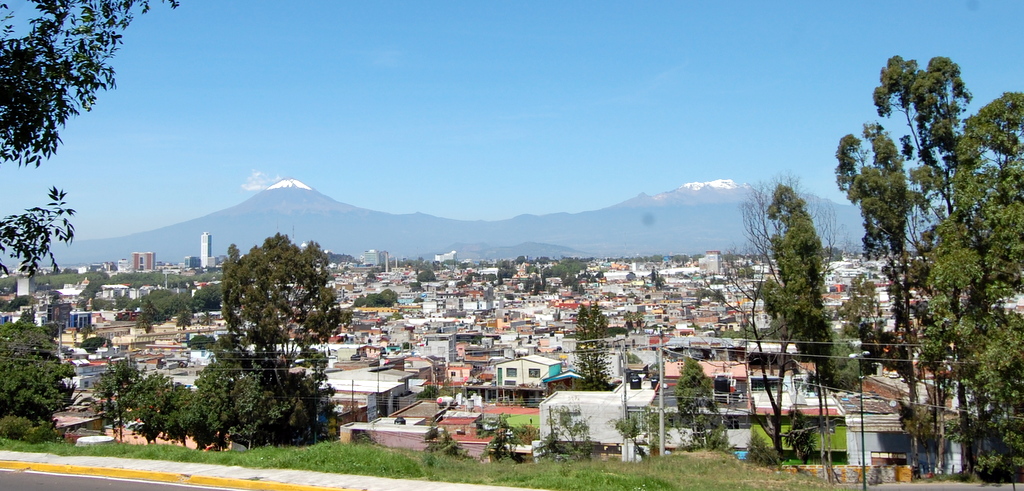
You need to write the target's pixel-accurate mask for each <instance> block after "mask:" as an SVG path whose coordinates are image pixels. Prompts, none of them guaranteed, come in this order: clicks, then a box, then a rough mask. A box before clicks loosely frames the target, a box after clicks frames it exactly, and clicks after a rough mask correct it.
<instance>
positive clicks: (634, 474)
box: [0, 440, 827, 491]
mask: <svg viewBox="0 0 1024 491" xmlns="http://www.w3.org/2000/svg"><path fill="white" fill-rule="evenodd" d="M0 449H2V450H11V451H18V452H44V453H51V454H56V455H65V456H72V455H90V456H107V457H126V458H135V459H152V460H168V461H178V462H198V463H206V464H218V465H237V466H241V467H252V468H274V469H296V470H311V471H317V472H332V473H341V474H358V475H367V476H379V477H392V478H400V479H425V480H430V481H439V482H462V483H471V484H489V485H498V486H518V487H526V488H539V489H550V490H558V491H562V490H564V491H576V490H579V491H589V490H593V489H601V490H623V491H626V490H629V491H633V490H644V491H647V490H650V491H660V490H712V491H713V490H759V489H780V490H781V489H786V490H790V489H792V490H812V489H827V486H826V485H824V484H823V483H821V482H819V481H816V480H813V479H811V478H806V477H801V476H792V475H789V474H785V473H777V472H775V471H773V470H767V469H763V468H759V467H755V466H753V465H749V464H745V463H743V462H740V461H737V460H736V459H735V458H733V457H732V456H731V455H728V454H721V453H677V454H674V455H671V456H667V457H665V458H653V459H651V460H648V461H645V462H638V463H624V462H621V461H607V462H601V461H590V462H573V463H556V462H539V463H525V464H513V463H511V462H508V463H506V462H501V463H480V462H477V461H475V460H460V459H451V458H446V457H440V456H437V455H433V454H428V453H424V452H412V451H406V450H395V449H388V448H384V447H380V446H376V445H368V444H342V443H321V444H318V445H314V446H312V447H302V448H274V447H264V448H257V449H253V450H249V451H247V452H201V451H197V450H189V449H186V448H183V447H178V446H172V445H120V444H114V445H97V446H90V447H75V446H72V445H69V444H64V443H48V444H39V445H31V444H27V443H22V442H12V441H9V440H0Z"/></svg>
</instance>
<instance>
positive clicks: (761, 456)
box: [747, 433, 782, 467]
mask: <svg viewBox="0 0 1024 491" xmlns="http://www.w3.org/2000/svg"><path fill="white" fill-rule="evenodd" d="M747 460H748V461H750V462H752V463H754V464H757V465H760V466H763V467H778V466H780V465H781V464H782V456H780V455H779V453H778V452H776V451H775V448H774V447H772V446H771V445H770V444H769V443H768V441H767V440H765V439H764V438H763V437H761V435H759V434H757V433H752V434H751V435H750V443H749V444H748V445H747Z"/></svg>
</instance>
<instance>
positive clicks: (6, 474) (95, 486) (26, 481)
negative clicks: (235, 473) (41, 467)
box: [0, 470, 223, 491]
mask: <svg viewBox="0 0 1024 491" xmlns="http://www.w3.org/2000/svg"><path fill="white" fill-rule="evenodd" d="M189 489H196V490H198V489H223V488H211V487H209V486H190V485H187V484H185V485H182V484H175V483H163V482H152V481H139V480H126V479H110V478H107V477H93V476H68V475H63V474H46V473H38V472H32V471H27V472H25V471H10V470H7V471H0V491H15V490H17V491H68V490H74V491H187V490H189Z"/></svg>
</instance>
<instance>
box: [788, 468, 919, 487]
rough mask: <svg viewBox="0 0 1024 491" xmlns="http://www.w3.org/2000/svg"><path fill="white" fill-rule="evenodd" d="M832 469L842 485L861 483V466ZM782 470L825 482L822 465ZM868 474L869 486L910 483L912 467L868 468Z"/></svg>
mask: <svg viewBox="0 0 1024 491" xmlns="http://www.w3.org/2000/svg"><path fill="white" fill-rule="evenodd" d="M832 469H833V470H835V475H836V477H837V478H838V479H839V483H840V484H854V483H859V482H861V467H860V466H859V465H857V466H854V465H835V466H832ZM782 470H783V471H784V472H789V473H791V474H804V475H808V476H815V477H817V478H819V479H821V480H825V468H824V467H823V466H820V465H787V466H783V467H782ZM867 474H868V484H881V483H892V482H910V480H911V467H910V466H909V465H880V466H868V467H867Z"/></svg>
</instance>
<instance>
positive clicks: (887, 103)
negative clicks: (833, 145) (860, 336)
mask: <svg viewBox="0 0 1024 491" xmlns="http://www.w3.org/2000/svg"><path fill="white" fill-rule="evenodd" d="M970 101H971V94H970V92H969V91H968V90H967V88H966V86H965V84H964V82H963V80H962V78H961V76H960V68H959V66H957V65H956V64H955V63H953V62H952V61H951V60H950V59H948V58H944V57H936V58H932V59H931V60H930V61H929V62H928V65H927V67H925V68H923V69H922V68H920V67H919V65H918V63H917V62H916V61H914V60H905V59H903V58H901V57H899V56H894V57H892V58H890V59H889V61H888V63H887V64H886V66H885V67H884V68H883V69H882V71H881V75H880V78H879V86H878V87H877V88H876V89H875V91H874V105H875V107H876V109H877V111H878V115H879V116H880V117H882V118H887V119H893V120H896V121H897V122H898V123H902V124H903V125H904V127H905V132H904V133H903V134H902V136H900V137H899V138H898V141H899V144H898V145H897V143H896V140H894V139H893V138H892V137H891V136H890V134H889V133H888V132H887V131H885V130H884V129H883V128H882V125H881V124H880V123H869V124H867V125H865V128H864V131H863V137H864V140H863V141H862V140H860V139H858V138H856V137H854V136H853V135H847V136H845V137H843V139H842V140H841V141H840V144H839V150H838V151H837V152H836V157H837V159H838V161H839V165H838V167H837V169H836V173H837V182H838V184H839V187H840V189H843V190H844V191H846V192H847V196H848V197H849V198H850V199H851V201H853V202H854V203H856V204H857V205H859V206H860V207H861V214H862V216H863V218H864V225H865V232H866V233H865V236H864V246H865V252H866V253H867V254H868V255H869V256H871V257H874V258H877V259H881V260H882V261H883V264H884V265H885V266H884V268H883V272H884V273H885V275H886V276H887V280H889V293H890V297H891V298H892V300H893V301H892V315H893V318H894V320H895V323H896V330H895V331H894V334H893V336H891V339H889V340H888V342H883V343H881V344H880V345H874V346H871V345H869V346H868V348H869V349H870V350H871V351H872V353H873V354H874V355H875V356H879V357H882V358H888V361H887V364H889V366H890V367H891V368H894V369H896V370H897V371H898V372H899V373H900V374H901V375H902V376H903V377H904V378H905V379H906V380H907V381H908V387H909V388H910V394H909V396H910V397H909V400H910V403H911V405H914V404H918V403H920V402H921V400H920V398H919V396H918V395H917V382H916V380H917V378H918V374H917V373H915V370H914V364H913V363H912V362H911V360H912V359H913V358H914V355H915V354H917V355H919V358H920V362H921V363H919V364H918V365H917V366H918V367H923V368H926V369H928V370H929V371H931V372H932V373H933V374H936V375H937V374H939V373H942V372H944V371H945V370H943V367H945V366H946V357H947V356H948V357H952V358H957V359H970V358H972V356H973V355H972V354H971V353H970V352H971V350H973V348H974V346H975V343H973V342H970V341H969V339H971V336H970V334H971V332H970V331H971V329H969V328H968V329H966V330H965V329H964V327H965V317H964V316H965V315H966V314H967V311H966V310H965V309H964V308H963V305H962V302H961V300H962V298H963V293H964V290H963V289H964V288H965V285H964V284H963V283H962V282H956V281H949V276H948V274H946V273H944V272H942V271H938V270H936V268H938V267H940V261H939V260H938V257H939V256H942V255H947V254H948V251H950V247H951V246H953V245H954V244H955V243H956V242H957V241H958V239H957V236H958V234H959V233H960V232H963V231H966V229H963V228H960V227H958V226H956V225H954V223H955V222H956V221H957V220H958V219H957V218H955V217H956V216H962V215H963V211H967V210H969V209H970V208H972V207H973V206H974V205H973V203H972V202H971V201H970V200H967V199H962V198H959V197H958V196H957V194H958V193H960V191H958V189H957V186H958V185H957V181H958V180H962V178H961V177H960V174H961V172H962V171H961V166H962V165H963V164H964V158H963V155H962V152H963V145H962V140H963V136H964V124H963V115H964V113H965V111H966V107H967V105H968V104H969V103H970ZM865 142H866V143H865ZM961 206H966V207H967V208H965V209H964V210H958V207H961ZM961 223H962V222H961ZM947 242H949V243H948V244H947ZM939 249H943V250H945V251H947V252H940V251H939ZM948 257H951V256H948ZM915 295H916V296H917V297H918V298H915ZM920 300H928V302H927V303H925V302H922V301H920ZM915 304H916V305H917V306H919V307H924V306H927V308H917V309H915V308H914V307H913V306H914V305H915ZM915 316H916V318H917V321H918V322H916V323H915V322H913V321H912V317H915ZM967 324H970V322H967ZM965 336H966V337H965ZM883 341H885V340H883ZM918 343H920V346H921V349H920V351H919V352H918V353H915V352H914V351H912V348H913V347H914V346H916V345H918ZM963 366H964V365H959V364H958V365H956V368H955V369H954V371H953V372H954V374H953V377H954V378H956V379H961V378H963V377H961V375H964V376H966V375H968V372H969V371H963V372H962V373H957V372H960V369H961V368H962V367H963ZM945 385H946V384H944V383H942V381H940V380H937V383H936V384H935V385H934V386H933V389H934V390H932V394H931V396H932V398H931V400H930V401H929V402H930V403H931V405H932V406H933V407H936V408H937V407H941V406H942V405H943V403H944V400H945V394H944V390H943V387H944V386H945ZM969 390H970V389H969V385H968V384H962V383H961V384H957V399H958V400H959V401H958V402H959V403H960V406H961V407H962V408H967V407H971V406H975V404H970V403H969V402H970V401H969V399H970V398H971V397H970V395H969V393H968V391H969ZM916 413H917V412H916V411H915V410H914V408H913V407H907V408H905V411H904V414H905V415H907V416H910V415H913V414H916ZM933 417H934V418H935V421H934V424H935V426H936V427H941V426H942V423H941V418H940V413H939V412H938V411H936V412H934V413H933ZM972 419H974V418H973V417H972V416H970V415H969V414H968V412H967V411H962V412H961V418H960V425H959V426H960V433H961V434H963V435H965V438H966V441H967V442H968V443H967V444H966V445H965V447H964V450H965V451H964V452H963V454H962V456H963V461H962V464H963V466H964V468H965V469H967V470H970V469H971V468H972V466H973V462H974V454H973V443H972V441H973V437H972V436H971V433H972V431H969V428H970V427H971V426H972V423H971V421H972ZM940 434H941V433H940ZM914 453H915V454H916V449H915V452H914ZM915 460H916V455H915Z"/></svg>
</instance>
